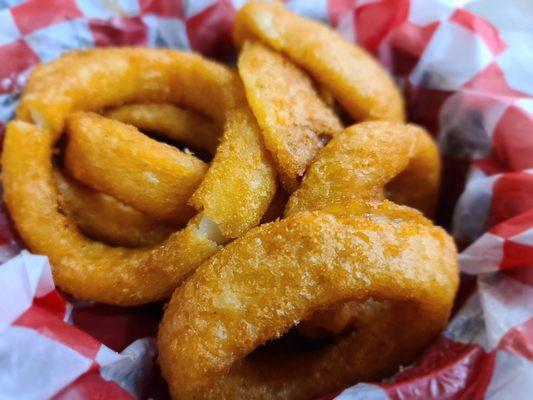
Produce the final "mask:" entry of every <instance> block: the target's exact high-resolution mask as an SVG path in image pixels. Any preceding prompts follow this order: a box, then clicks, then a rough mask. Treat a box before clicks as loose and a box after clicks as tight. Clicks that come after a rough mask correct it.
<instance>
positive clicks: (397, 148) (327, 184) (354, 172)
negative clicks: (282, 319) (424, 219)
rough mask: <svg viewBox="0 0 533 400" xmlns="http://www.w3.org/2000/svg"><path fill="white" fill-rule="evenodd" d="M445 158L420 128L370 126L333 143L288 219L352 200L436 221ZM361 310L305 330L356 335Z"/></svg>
mask: <svg viewBox="0 0 533 400" xmlns="http://www.w3.org/2000/svg"><path fill="white" fill-rule="evenodd" d="M439 177H440V158H439V153H438V150H437V147H436V145H435V143H434V142H433V140H432V139H431V138H430V136H429V134H428V133H427V132H426V131H425V130H423V129H422V128H419V127H417V126H414V125H404V124H400V123H395V122H385V121H369V122H362V123H360V124H356V125H353V126H351V127H349V128H347V129H346V130H345V131H344V132H343V133H342V134H341V135H339V136H337V137H336V138H334V139H333V140H331V141H330V142H329V143H328V144H327V146H326V147H325V148H324V150H323V151H322V152H321V153H320V155H319V157H318V158H317V160H316V161H315V162H314V163H313V164H312V165H311V166H310V167H309V170H308V171H307V173H306V175H305V177H304V180H303V182H302V185H301V186H300V188H299V189H298V190H297V191H296V192H294V193H293V194H292V196H291V197H290V198H289V201H288V203H287V207H286V209H285V215H291V214H294V213H296V212H300V211H308V210H316V209H320V208H323V207H326V206H331V205H342V204H345V203H346V202H350V201H351V200H357V199H367V200H382V199H383V198H384V197H385V194H387V197H389V198H390V199H391V200H395V201H396V202H400V203H403V204H404V205H408V206H411V207H415V208H418V209H420V210H421V211H423V212H424V213H425V214H426V215H428V216H432V215H433V212H434V210H435V205H436V201H437V197H438V189H439ZM354 306H355V307H357V306H358V305H357V304H355V305H354V304H350V303H343V304H338V305H336V306H335V307H334V308H332V309H330V310H324V311H322V312H320V313H317V315H313V317H312V318H311V319H310V320H307V321H304V322H303V323H302V324H301V325H300V326H299V331H300V333H302V334H304V335H305V336H309V337H321V336H328V335H337V334H340V333H342V332H344V331H348V330H350V329H352V328H353V327H352V325H353V321H354V320H357V315H356V314H355V313H354V312H353V308H354Z"/></svg>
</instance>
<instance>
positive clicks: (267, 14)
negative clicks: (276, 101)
mask: <svg viewBox="0 0 533 400" xmlns="http://www.w3.org/2000/svg"><path fill="white" fill-rule="evenodd" d="M234 37H235V41H236V42H237V44H238V45H242V44H243V43H244V41H245V40H248V39H250V38H252V39H257V40H260V41H262V42H264V43H265V44H267V45H268V46H270V47H271V48H273V49H275V50H277V51H279V52H281V53H283V54H284V55H286V56H287V57H288V58H289V59H290V60H292V61H293V62H294V63H295V64H296V65H298V66H299V67H301V68H303V69H304V70H306V71H307V72H308V73H309V74H310V75H311V76H312V77H313V78H314V79H315V80H316V81H317V82H319V83H320V84H321V85H323V86H324V87H325V88H326V89H327V90H328V91H330V92H331V93H332V94H333V97H335V98H336V99H337V100H338V101H339V102H340V103H341V105H342V106H343V107H344V108H345V109H346V111H347V112H348V113H349V114H350V115H351V116H352V117H353V118H355V119H356V120H358V121H361V120H367V119H372V120H376V119H377V120H391V121H403V120H404V119H405V116H404V105H403V100H402V97H401V95H400V92H399V91H398V89H397V88H396V86H395V85H394V82H393V81H392V79H391V77H390V76H389V75H388V74H387V73H386V71H385V70H384V69H383V68H382V67H381V66H380V65H379V63H378V62H377V61H376V60H375V59H374V58H373V57H372V56H371V55H369V54H368V53H367V52H366V51H365V50H363V49H362V48H360V47H358V46H355V45H353V44H352V43H349V42H348V41H347V40H346V39H344V38H343V37H342V36H340V35H339V34H338V33H336V32H335V31H333V30H332V29H331V28H329V27H327V26H325V25H323V24H320V23H318V22H316V21H311V20H309V19H305V18H302V17H300V16H298V15H296V14H294V13H292V12H290V11H289V10H287V9H286V8H285V7H284V6H283V5H282V4H277V3H270V4H267V3H262V2H250V3H247V4H245V5H244V6H243V7H242V8H241V9H240V11H239V12H238V13H237V18H236V21H235V31H234Z"/></svg>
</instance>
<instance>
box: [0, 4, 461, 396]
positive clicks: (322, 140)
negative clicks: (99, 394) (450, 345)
mask: <svg viewBox="0 0 533 400" xmlns="http://www.w3.org/2000/svg"><path fill="white" fill-rule="evenodd" d="M235 43H236V45H237V47H238V48H239V58H238V62H237V68H230V67H227V66H224V65H221V64H219V63H216V62H214V61H210V60H207V59H205V58H202V57H201V56H198V55H195V54H190V53H183V52H180V51H176V50H155V49H143V48H110V49H93V50H86V51H77V52H71V53H68V54H65V55H63V56H62V57H60V58H58V59H56V60H54V61H52V62H50V63H47V64H42V65H40V66H38V67H37V68H36V69H35V70H34V71H33V73H32V74H31V76H30V78H29V81H28V84H27V86H26V88H25V91H24V94H23V96H22V98H21V100H20V103H19V106H18V109H17V113H16V118H15V120H13V121H12V122H10V123H9V125H8V127H7V132H6V136H5V140H4V145H3V146H4V147H3V154H2V178H3V186H4V201H5V203H6V205H7V207H8V209H9V211H10V213H11V216H12V218H13V221H14V224H15V226H16V228H17V230H18V233H19V234H20V237H21V238H22V239H23V240H24V242H25V244H26V245H27V246H28V248H29V249H30V250H31V251H33V252H35V253H41V254H45V255H47V256H48V257H49V259H50V262H51V264H52V268H53V275H54V280H55V282H56V284H57V285H58V286H59V287H60V288H61V289H62V290H64V291H66V292H68V293H70V294H72V295H74V296H75V297H77V298H80V299H84V300H91V301H98V302H104V303H108V304H115V305H121V306H133V305H140V304H146V303H150V302H154V301H161V300H168V299H169V298H170V302H169V304H168V306H167V308H166V311H165V314H164V317H163V320H162V322H161V325H160V330H159V336H158V348H159V362H160V364H161V369H162V373H163V376H164V377H165V379H166V380H167V382H168V384H169V388H170V392H171V394H172V397H173V398H176V399H200V398H202V399H204V398H212V399H222V398H250V399H308V398H314V397H318V396H321V395H325V394H328V393H331V392H333V391H335V390H339V389H342V388H344V387H346V386H348V385H350V384H354V383H356V382H358V381H362V380H377V379H381V378H384V377H386V376H388V375H390V374H392V373H394V372H395V371H396V370H397V369H398V367H399V366H400V365H404V364H407V363H410V362H412V361H413V360H414V359H415V358H416V357H417V356H418V355H419V354H420V353H421V351H423V350H424V348H425V347H426V346H427V345H428V344H429V343H430V342H431V341H432V340H433V339H434V338H435V336H436V335H438V333H439V332H440V331H441V330H442V329H443V327H444V326H445V324H446V322H447V320H448V317H449V315H450V311H451V307H452V304H453V300H454V296H455V293H456V290H457V285H458V268H457V254H456V249H455V245H454V243H453V241H452V239H451V238H450V237H449V236H448V235H447V234H446V232H445V231H444V230H443V229H441V228H439V227H437V226H435V225H433V223H432V222H431V221H430V220H429V219H428V218H431V217H432V216H433V213H434V210H435V204H436V201H437V197H438V185H439V176H440V161H439V154H438V151H437V147H436V145H435V143H434V141H433V140H432V139H431V137H430V136H429V135H428V133H427V132H426V131H425V130H424V129H422V128H420V127H417V126H414V125H411V124H406V123H405V121H404V119H405V116H404V112H403V110H404V106H403V100H402V98H401V95H400V93H399V91H398V89H397V88H396V87H395V85H394V83H393V81H392V80H391V78H390V77H389V76H388V75H387V73H386V72H385V71H384V70H383V69H382V67H381V66H380V65H379V64H378V63H377V62H376V61H375V60H374V59H373V58H372V57H371V56H370V55H369V54H367V53H366V52H365V51H364V50H362V49H360V48H358V47H356V46H354V45H353V44H351V43H348V42H347V41H346V40H344V39H343V38H342V37H341V36H339V35H338V34H337V33H335V32H333V31H332V30H330V29H329V28H327V27H325V26H322V25H321V24H319V23H317V22H313V21H310V20H306V19H304V18H302V17H299V16H297V15H295V14H293V13H291V12H289V11H287V10H286V9H285V8H284V7H283V6H282V5H280V4H277V3H274V4H266V3H248V4H247V5H245V6H244V7H243V8H242V9H241V10H240V11H239V13H238V15H237V19H236V26H235ZM177 144H178V145H177Z"/></svg>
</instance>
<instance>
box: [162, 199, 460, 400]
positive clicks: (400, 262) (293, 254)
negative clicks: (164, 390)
mask: <svg viewBox="0 0 533 400" xmlns="http://www.w3.org/2000/svg"><path fill="white" fill-rule="evenodd" d="M457 268H458V267H457V258H456V250H455V247H454V244H453V241H452V240H451V238H450V237H449V236H448V235H447V234H446V233H445V232H444V231H443V230H442V229H440V228H438V227H435V226H433V225H432V224H431V223H430V221H428V220H426V219H425V218H423V217H422V215H421V214H419V213H418V212H416V211H414V210H412V209H407V208H405V207H402V206H396V205H394V204H392V203H390V202H385V203H383V204H380V205H371V204H361V203H357V204H352V205H350V204H346V205H345V206H343V207H338V208H334V207H332V208H331V209H329V210H322V211H314V212H302V213H297V214H294V215H291V216H289V217H287V218H286V219H284V220H282V221H279V222H275V223H270V224H266V225H262V226H260V227H258V228H254V229H252V230H250V231H249V232H248V233H247V234H245V235H244V236H243V237H241V238H239V239H237V240H235V241H234V242H232V243H231V244H229V245H228V246H226V247H225V248H224V249H223V250H221V251H220V252H218V253H217V254H216V255H214V256H213V257H212V258H210V259H209V260H208V261H206V262H205V263H204V264H202V265H201V266H200V267H199V268H198V269H197V270H196V273H195V274H194V275H193V276H192V277H191V278H190V279H189V280H187V282H186V283H185V284H184V285H182V286H181V287H180V288H178V289H177V290H176V292H175V293H174V295H173V296H172V300H171V301H170V304H169V305H168V308H167V310H166V312H165V315H164V317H163V321H162V322H161V325H160V330H159V335H158V346H159V351H160V356H159V361H160V364H161V368H162V372H163V375H164V377H165V378H166V380H167V382H168V383H169V385H170V391H171V394H172V396H173V398H179V399H200V398H202V399H206V398H207V399H209V398H212V399H220V398H247V399H265V398H268V399H309V398H316V397H319V396H320V395H324V394H326V393H329V392H332V391H335V390H337V389H340V388H342V387H346V386H348V385H350V384H353V383H355V382H357V381H360V380H363V379H364V380H367V379H372V380H374V379H380V378H382V377H384V376H386V375H388V374H391V373H393V372H394V371H395V369H396V368H397V366H398V365H400V364H404V363H409V362H411V361H412V360H413V359H414V358H415V357H416V356H417V355H418V354H419V353H420V352H421V351H422V350H423V349H424V347H425V346H427V345H428V344H429V342H430V341H431V340H432V339H433V338H434V337H435V336H436V335H437V334H438V333H439V332H440V330H441V329H442V328H443V327H444V326H445V324H446V321H447V318H448V316H449V313H450V309H451V305H452V303H453V298H454V295H455V291H456V289H457V284H458V271H457ZM349 300H352V301H357V302H359V307H358V320H357V331H352V332H351V333H349V334H346V335H341V336H338V337H336V338H335V339H333V341H332V342H331V343H329V344H328V345H325V346H323V347H321V348H319V349H316V350H314V351H311V352H304V353H293V354H283V356H282V359H280V358H279V356H276V355H275V354H270V355H269V354H257V355H252V356H248V355H249V354H250V353H251V352H252V351H253V350H254V349H256V348H257V347H258V346H260V345H262V344H263V343H265V342H267V341H269V340H272V339H276V338H278V337H280V336H281V335H283V334H284V333H286V332H287V331H288V330H289V329H290V328H291V327H293V326H295V325H296V324H298V322H299V321H302V320H305V319H307V318H309V317H310V316H311V315H312V314H313V313H315V312H317V311H319V310H322V309H327V308H329V307H331V306H332V305H334V304H337V303H339V302H346V301H349ZM247 356H248V357H247Z"/></svg>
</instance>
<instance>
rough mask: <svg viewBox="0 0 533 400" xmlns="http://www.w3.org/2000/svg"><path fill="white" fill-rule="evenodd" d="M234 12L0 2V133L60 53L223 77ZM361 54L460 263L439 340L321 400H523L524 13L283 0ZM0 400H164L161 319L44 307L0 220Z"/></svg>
mask: <svg viewBox="0 0 533 400" xmlns="http://www.w3.org/2000/svg"><path fill="white" fill-rule="evenodd" d="M243 3H244V1H240V0H194V1H192V0H191V1H185V0H183V1H182V0H121V1H93V0H64V1H58V0H26V1H25V0H0V59H1V60H2V61H1V63H0V132H2V134H3V131H4V128H5V124H6V123H7V122H8V121H9V120H10V119H11V118H12V116H13V113H14V108H15V106H16V104H17V99H18V98H19V96H20V94H21V91H22V89H23V87H24V84H25V81H26V79H27V77H28V75H29V72H30V71H31V70H32V68H33V67H34V66H35V65H36V64H38V63H39V62H45V61H49V60H52V59H54V58H56V57H58V56H59V55H61V54H62V53H64V52H66V51H68V50H72V49H83V48H90V47H106V46H149V47H168V48H177V49H190V50H191V51H195V52H200V53H202V54H204V55H207V56H209V57H213V58H215V59H218V60H221V61H224V62H227V63H232V62H234V59H235V50H234V48H233V46H232V41H231V32H232V26H233V19H234V16H235V12H236V9H238V8H239V7H241V6H242V4H243ZM285 4H286V6H287V7H288V8H289V9H291V10H294V11H296V12H297V13H299V14H302V15H304V16H307V17H309V18H312V19H317V20H320V21H322V22H324V23H326V24H329V25H331V26H332V27H333V28H334V29H336V30H338V31H339V32H340V33H341V34H342V35H343V36H345V37H346V38H348V39H349V40H351V41H354V42H357V43H358V44H360V45H361V46H363V47H364V48H366V49H367V50H368V51H370V52H372V53H373V54H374V55H375V56H376V57H377V58H378V59H379V60H380V61H381V63H382V64H383V65H384V66H385V67H386V68H387V69H388V70H389V71H390V72H391V73H392V74H393V76H394V77H395V79H396V81H397V83H398V84H399V86H400V87H401V89H402V91H403V94H404V97H405V99H406V103H407V108H408V115H409V120H410V121H412V122H415V123H417V124H420V125H422V126H424V127H426V128H427V129H428V130H429V131H430V132H431V133H432V134H433V135H434V136H435V137H436V138H437V140H438V143H439V147H440V150H441V155H442V158H443V161H444V164H443V165H444V171H443V172H444V176H443V182H442V194H441V199H440V205H439V211H438V215H437V222H438V223H440V224H441V225H443V226H445V227H447V228H448V229H449V230H450V232H452V233H453V235H454V238H455V239H456V242H457V244H458V246H459V248H460V250H461V253H460V256H459V260H460V266H461V272H462V281H461V287H460V290H459V294H458V297H457V299H456V305H455V308H454V312H453V315H452V319H451V320H450V323H449V325H448V326H447V328H446V330H445V331H444V332H443V334H442V335H441V336H440V337H439V338H438V340H436V341H435V342H434V343H433V344H432V345H431V346H430V347H429V348H428V349H427V350H426V351H425V353H424V354H423V355H422V356H421V358H420V359H419V360H418V361H416V362H415V363H414V364H413V365H405V366H403V367H402V368H401V370H400V371H399V372H398V373H397V374H396V375H395V376H393V377H391V378H389V379H387V380H385V381H382V382H368V383H360V384H357V385H355V386H353V387H351V388H346V389H345V390H343V391H342V392H340V393H332V394H331V395H330V396H329V397H327V398H328V399H334V398H335V399H345V400H355V399H482V398H483V399H528V398H531V396H533V286H532V285H533V234H532V232H533V175H532V174H531V168H533V72H532V69H531V65H533V50H532V46H531V43H533V4H532V3H531V2H528V1H526V0H509V1H507V2H505V4H504V3H503V2H501V1H497V0H472V1H468V0H466V1H452V0H449V1H445V0H441V1H437V0H317V1H305V0H292V1H291V0H287V1H285ZM0 257H1V260H0V261H1V262H2V263H3V264H2V265H0V398H2V399H14V398H18V399H44V398H54V399H72V398H77V399H94V398H113V399H122V398H124V399H129V398H153V399H166V398H168V393H167V391H166V385H165V383H164V381H163V380H162V378H161V376H160V374H159V371H158V367H157V364H156V362H155V359H156V348H155V341H154V336H155V334H156V332H157V325H158V322H159V320H160V318H161V314H162V305H160V304H155V305H150V306H143V307H136V308H127V309H125V308H120V307H113V306H106V305H101V304H94V303H88V302H81V301H79V300H76V299H73V298H70V297H69V296H67V295H65V294H61V293H59V292H58V291H57V290H56V289H55V287H54V282H53V279H52V275H51V270H50V265H49V263H48V260H47V258H46V257H44V256H42V255H34V254H31V253H29V252H28V251H27V250H24V248H23V245H22V243H21V241H20V240H19V239H18V238H17V236H16V233H15V231H14V230H13V227H12V225H11V222H10V219H9V216H8V214H7V213H6V211H5V209H2V211H1V213H0Z"/></svg>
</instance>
